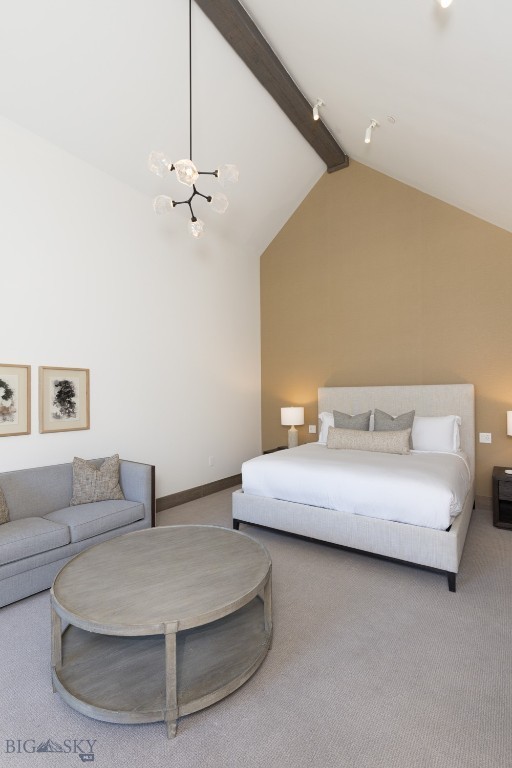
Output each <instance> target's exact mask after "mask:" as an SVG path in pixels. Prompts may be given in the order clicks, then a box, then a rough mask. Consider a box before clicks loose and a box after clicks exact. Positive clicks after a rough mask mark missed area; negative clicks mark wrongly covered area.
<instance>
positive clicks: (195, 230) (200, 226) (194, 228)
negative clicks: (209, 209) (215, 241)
mask: <svg viewBox="0 0 512 768" xmlns="http://www.w3.org/2000/svg"><path fill="white" fill-rule="evenodd" d="M188 228H189V230H190V234H191V235H192V237H202V236H203V232H204V229H205V227H204V221H201V219H196V220H195V221H194V219H190V221H189V223H188Z"/></svg>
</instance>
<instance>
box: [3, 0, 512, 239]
mask: <svg viewBox="0 0 512 768" xmlns="http://www.w3.org/2000/svg"><path fill="white" fill-rule="evenodd" d="M244 7H245V8H246V10H247V11H248V13H249V14H250V16H251V17H252V19H253V20H254V22H255V23H256V24H257V25H258V27H259V29H260V30H261V31H262V33H263V34H264V36H265V38H266V39H267V41H268V42H269V43H270V45H271V46H272V48H273V50H274V51H275V53H276V54H277V56H278V57H279V58H280V60H281V61H282V62H283V64H284V66H285V67H286V69H287V70H288V72H289V73H290V75H291V77H292V78H293V80H294V81H295V83H296V84H297V86H298V87H299V89H300V91H301V92H302V94H303V95H304V97H305V98H306V99H307V101H309V103H310V104H313V103H314V102H315V101H316V99H317V98H322V99H323V101H324V102H325V104H326V106H325V107H324V108H322V110H321V115H322V119H323V121H324V123H325V125H326V126H327V128H328V129H329V131H330V132H331V133H332V134H333V136H334V138H335V139H336V141H337V142H338V143H339V144H340V145H341V146H342V147H343V149H344V150H345V151H346V153H347V154H348V156H349V157H350V158H351V159H354V160H357V161H359V162H361V163H365V164H366V165H368V166H370V167H372V168H375V169H376V170H379V171H382V172H383V173H386V174H388V175H389V176H392V177H394V178H396V179H399V180H400V181H403V182H405V183H407V184H410V185H411V186H413V187H416V188H418V189H420V190H422V191H424V192H426V193H428V194H430V195H433V196H435V197H438V198H440V199H441V200H444V201H446V202H448V203H450V204H452V205H455V206H457V207H459V208H461V209H463V210H465V211H468V212H470V213H472V214H474V215H476V216H479V217H481V218H483V219H485V220H487V221H490V222H492V223H494V224H497V225H498V226H500V227H503V228H504V229H507V230H509V231H512V206H511V205H510V199H511V194H510V193H511V186H512V152H511V151H510V148H509V147H508V141H509V135H510V129H511V128H512V102H511V100H510V98H509V90H510V79H511V74H512V46H511V45H510V43H509V36H510V28H511V22H512V6H511V5H510V4H509V3H507V2H505V0H487V2H486V3H482V2H481V0H453V4H452V5H451V7H450V8H449V9H447V10H444V11H443V10H441V8H440V7H439V5H438V4H437V2H435V0H415V2H411V1H410V0H392V2H382V0H368V2H366V3H361V2H360V0H316V2H314V3H305V2H297V0H279V2H275V0H247V2H245V3H244ZM192 35H193V38H192V39H193V42H192V59H193V80H192V82H193V146H194V159H195V161H196V162H197V164H198V165H199V166H200V167H201V168H203V169H205V170H211V169H213V168H215V167H216V166H217V165H218V164H220V163H223V162H236V163H237V164H238V166H239V168H240V183H239V184H238V186H237V187H233V188H232V189H231V190H229V191H228V195H229V197H230V201H231V205H230V208H229V209H228V212H227V213H226V215H225V216H224V217H222V218H220V217H219V219H215V220H214V221H211V218H212V216H214V214H213V213H211V214H209V215H208V218H209V220H210V221H209V224H210V227H209V229H210V231H212V232H214V231H215V230H218V231H219V232H220V233H222V234H223V235H225V236H228V237H232V238H234V239H236V240H237V241H238V242H239V243H240V246H241V247H243V246H244V244H247V243H251V245H252V247H256V248H258V249H259V250H260V252H261V251H262V250H263V249H264V247H265V246H266V245H267V244H268V242H270V240H271V239H272V238H273V237H274V236H275V234H276V233H277V231H278V230H279V228H280V227H281V226H282V225H283V224H284V223H285V221H286V220H287V219H288V218H289V216H290V215H291V214H292V213H293V211H294V210H295V208H296V207H297V205H298V204H299V203H300V201H301V200H302V199H303V198H304V197H305V196H306V194H307V193H308V191H309V190H310V188H311V187H312V186H313V185H314V183H315V182H316V181H317V180H318V178H319V177H320V176H321V174H322V173H323V172H324V171H325V167H326V166H325V163H324V162H323V161H322V160H321V159H320V157H319V156H318V155H317V154H316V153H315V152H314V150H313V149H312V147H311V146H310V144H309V143H308V142H307V141H306V140H305V139H304V138H303V136H302V135H301V134H300V133H299V132H298V131H297V129H296V128H295V127H294V126H293V124H292V123H291V122H290V120H289V119H288V118H287V117H286V115H285V114H284V112H283V110H282V109H281V108H280V106H279V105H278V104H277V103H276V102H275V101H274V100H273V98H272V97H271V96H270V95H269V93H268V92H267V91H266V90H265V89H264V87H263V86H262V85H261V84H260V82H258V80H256V79H255V77H254V76H253V75H252V74H251V73H250V71H249V70H248V69H247V67H246V66H245V65H244V64H243V63H242V61H241V60H240V59H239V58H238V56H237V54H236V53H235V52H234V51H233V50H232V48H231V47H230V46H229V44H228V43H227V42H226V41H225V40H224V39H223V37H222V36H221V34H220V33H219V31H218V30H217V29H216V28H215V27H214V26H213V24H212V23H211V22H210V21H209V19H207V18H206V16H205V15H204V13H203V12H202V11H201V10H200V8H199V7H198V6H197V5H195V3H193V7H192ZM0 71H1V73H2V74H1V76H0V114H1V115H2V116H3V117H5V118H7V119H9V120H12V121H14V122H16V123H18V124H19V125H21V126H22V127H24V128H26V129H28V130H29V131H32V132H33V133H35V134H37V135H39V136H41V137H43V138H44V139H47V140H48V141H50V142H52V143H54V144H56V145H58V146H59V147H61V148H62V149H64V150H66V151H68V152H70V153H72V154H74V155H76V156H77V157H78V158H80V159H81V160H83V161H85V162H87V163H90V164H91V165H93V166H95V167H96V168H98V169H100V170H101V171H103V172H105V173H108V174H110V175H111V176H113V177H115V178H117V179H118V180H119V181H120V182H122V183H124V184H128V185H130V186H131V187H133V188H134V189H135V190H137V191H138V192H139V193H141V194H143V195H145V196H147V197H148V205H151V198H152V197H153V196H154V195H156V194H159V193H166V194H170V195H172V194H173V191H175V188H174V187H173V188H171V185H172V184H173V180H170V179H166V180H163V181H162V180H160V179H158V178H157V177H154V176H152V175H151V174H149V172H148V170H147V165H146V161H147V155H148V154H149V152H150V150H151V149H162V150H164V151H165V152H166V153H167V154H168V155H169V156H170V158H171V159H172V160H177V159H180V158H182V157H186V156H188V139H189V135H188V131H189V122H188V2H187V0H151V1H150V2H142V0H132V1H131V2H130V3H128V4H124V3H121V2H119V0H89V2H87V3H81V4H78V3H76V2H70V1H69V0H45V2H44V3H42V2H41V1H40V0H19V2H16V3H12V2H10V3H8V2H7V1H6V0H4V2H2V24H1V25H0ZM372 118H373V119H375V120H377V121H378V122H379V124H380V126H379V127H378V128H376V129H375V130H374V132H373V138H372V142H371V144H365V143H364V133H365V130H366V128H367V126H368V125H369V123H370V120H371V119H372ZM390 118H392V119H393V120H391V119H390ZM337 173H344V171H343V170H341V171H337ZM182 213H183V214H184V212H183V211H179V212H178V211H177V215H181V214H182ZM182 224H183V223H182V222H180V227H181V226H182Z"/></svg>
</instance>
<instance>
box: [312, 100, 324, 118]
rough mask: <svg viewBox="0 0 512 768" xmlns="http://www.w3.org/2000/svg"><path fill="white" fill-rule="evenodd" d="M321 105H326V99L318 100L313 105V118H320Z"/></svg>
mask: <svg viewBox="0 0 512 768" xmlns="http://www.w3.org/2000/svg"><path fill="white" fill-rule="evenodd" d="M319 107H325V101H322V99H317V100H316V104H315V106H314V107H313V120H320V113H319V111H318V108H319Z"/></svg>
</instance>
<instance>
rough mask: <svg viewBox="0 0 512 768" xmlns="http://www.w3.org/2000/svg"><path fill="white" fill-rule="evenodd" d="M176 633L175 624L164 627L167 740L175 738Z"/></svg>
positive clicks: (176, 709)
mask: <svg viewBox="0 0 512 768" xmlns="http://www.w3.org/2000/svg"><path fill="white" fill-rule="evenodd" d="M176 632H177V625H176V623H175V622H173V623H170V624H166V625H165V722H166V723H167V737H168V738H169V739H171V738H172V737H173V736H176V728H177V719H178V691H177V674H176Z"/></svg>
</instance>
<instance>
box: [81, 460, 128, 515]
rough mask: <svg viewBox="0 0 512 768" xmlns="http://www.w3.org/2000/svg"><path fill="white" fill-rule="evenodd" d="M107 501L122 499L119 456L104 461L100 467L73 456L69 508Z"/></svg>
mask: <svg viewBox="0 0 512 768" xmlns="http://www.w3.org/2000/svg"><path fill="white" fill-rule="evenodd" d="M107 499H124V494H123V492H122V490H121V486H120V485H119V455H118V454H117V453H116V454H115V455H114V456H110V457H109V458H108V459H105V460H104V461H103V463H102V464H101V466H100V467H96V466H94V464H92V463H91V462H88V461H86V460H85V459H80V458H78V456H75V458H74V459H73V496H72V498H71V502H70V504H71V506H74V505H79V504H88V503H89V502H92V501H105V500H107Z"/></svg>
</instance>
